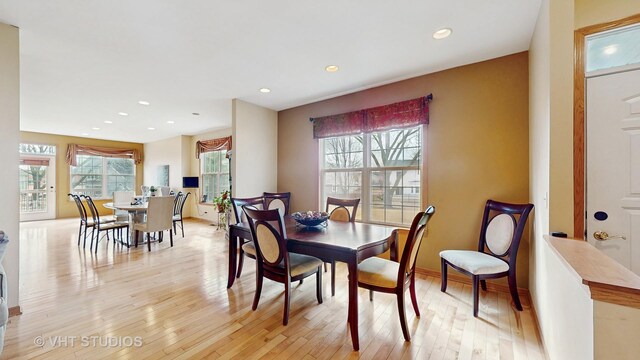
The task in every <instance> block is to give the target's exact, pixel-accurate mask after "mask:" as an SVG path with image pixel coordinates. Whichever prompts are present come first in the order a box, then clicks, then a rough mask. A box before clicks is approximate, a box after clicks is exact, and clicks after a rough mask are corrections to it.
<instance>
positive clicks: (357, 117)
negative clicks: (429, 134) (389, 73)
mask: <svg viewBox="0 0 640 360" xmlns="http://www.w3.org/2000/svg"><path fill="white" fill-rule="evenodd" d="M431 99H433V96H432V95H431V94H429V95H427V96H423V97H419V98H417V99H411V100H406V101H401V102H397V103H393V104H388V105H383V106H377V107H373V108H369V109H364V110H358V111H352V112H348V113H344V114H337V115H329V116H323V117H317V118H311V121H312V122H313V138H314V139H321V138H327V137H334V136H346V135H355V134H360V133H371V132H376V131H385V130H389V129H400V128H406V127H411V126H416V125H420V124H428V123H429V101H430V100H431Z"/></svg>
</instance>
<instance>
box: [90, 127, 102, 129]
mask: <svg viewBox="0 0 640 360" xmlns="http://www.w3.org/2000/svg"><path fill="white" fill-rule="evenodd" d="M91 130H100V128H99V127H92V128H91Z"/></svg>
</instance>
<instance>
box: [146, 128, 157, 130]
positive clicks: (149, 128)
mask: <svg viewBox="0 0 640 360" xmlns="http://www.w3.org/2000/svg"><path fill="white" fill-rule="evenodd" d="M155 129H156V128H154V127H148V128H147V130H155Z"/></svg>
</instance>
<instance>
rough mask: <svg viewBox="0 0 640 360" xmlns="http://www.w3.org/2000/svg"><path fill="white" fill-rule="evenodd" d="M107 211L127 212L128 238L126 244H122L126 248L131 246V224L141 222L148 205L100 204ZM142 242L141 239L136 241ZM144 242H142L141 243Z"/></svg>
mask: <svg viewBox="0 0 640 360" xmlns="http://www.w3.org/2000/svg"><path fill="white" fill-rule="evenodd" d="M102 206H104V207H105V208H107V209H111V210H122V211H127V212H129V238H128V239H127V243H124V242H123V244H124V245H126V246H127V247H129V246H131V242H132V240H133V233H134V231H133V224H135V223H136V222H138V223H140V222H142V221H141V220H142V218H143V217H144V214H145V213H146V212H147V207H148V206H149V203H142V204H141V205H131V204H126V203H124V204H114V203H112V202H108V203H104V204H102ZM138 240H143V239H138ZM143 242H144V241H143Z"/></svg>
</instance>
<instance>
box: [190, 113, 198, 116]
mask: <svg viewBox="0 0 640 360" xmlns="http://www.w3.org/2000/svg"><path fill="white" fill-rule="evenodd" d="M191 114H192V115H195V116H198V115H200V113H191Z"/></svg>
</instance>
